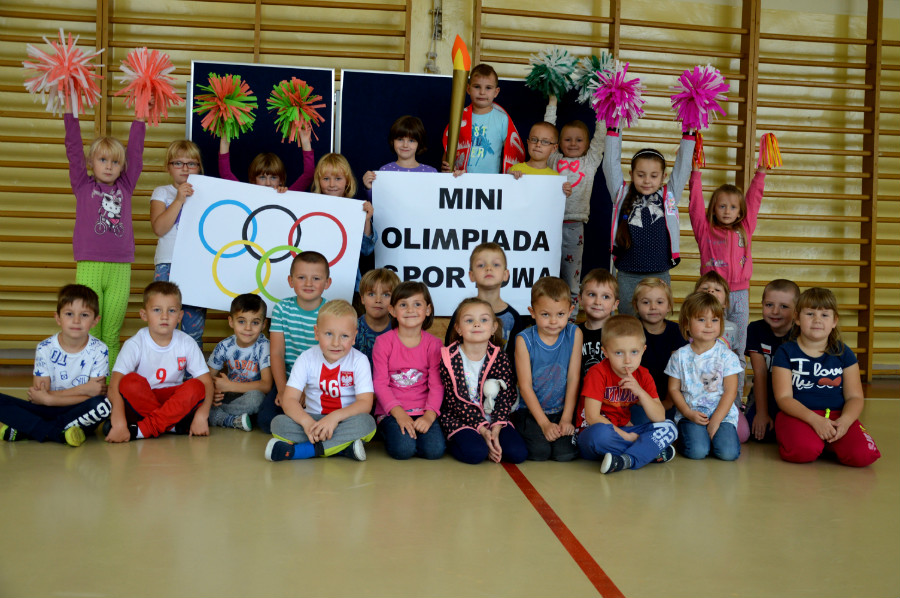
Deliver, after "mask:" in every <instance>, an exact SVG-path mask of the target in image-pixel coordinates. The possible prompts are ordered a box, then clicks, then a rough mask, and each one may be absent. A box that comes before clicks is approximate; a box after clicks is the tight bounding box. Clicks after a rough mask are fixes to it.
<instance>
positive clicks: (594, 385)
mask: <svg viewBox="0 0 900 598" xmlns="http://www.w3.org/2000/svg"><path fill="white" fill-rule="evenodd" d="M602 342H603V353H604V355H606V359H604V360H603V361H601V362H600V363H599V364H597V365H595V366H593V367H592V368H591V369H590V371H589V372H588V375H587V377H586V378H585V379H584V388H583V389H582V391H581V395H582V397H581V405H580V408H579V410H578V421H577V422H576V424H577V426H578V431H579V433H578V448H579V450H580V451H581V456H582V457H584V458H585V459H590V460H592V461H596V460H599V459H603V461H602V463H601V464H600V473H613V472H615V471H621V470H623V469H639V468H641V467H643V466H644V465H646V464H647V463H653V462H655V463H665V462H667V461H671V460H672V459H674V458H675V448H674V447H673V446H672V443H673V442H674V441H675V439H676V438H678V429H677V428H676V427H675V424H673V423H672V422H670V421H669V420H667V419H665V417H666V414H665V409H663V406H662V403H660V401H659V395H658V394H657V391H656V384H654V382H653V376H651V375H650V372H648V371H647V368H644V367H642V366H641V356H642V355H643V354H644V349H645V348H646V345H645V338H644V327H643V326H642V325H641V322H640V320H638V319H637V318H635V317H634V316H626V315H621V316H612V317H611V318H609V319H608V320H607V321H606V325H605V326H604V327H603V340H602ZM635 405H640V406H641V407H642V408H643V410H644V412H645V413H646V416H647V419H649V420H650V421H649V422H648V423H645V424H641V425H638V426H632V425H631V408H632V407H633V406H635Z"/></svg>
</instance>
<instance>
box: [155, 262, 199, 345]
mask: <svg viewBox="0 0 900 598" xmlns="http://www.w3.org/2000/svg"><path fill="white" fill-rule="evenodd" d="M171 271H172V264H156V271H155V273H154V274H153V280H154V282H155V281H157V280H165V281H168V280H169V273H170V272H171ZM181 309H182V310H184V316H182V318H181V329H182V330H183V331H184V333H185V334H187V335H188V336H190V337H191V338H192V339H194V340H195V341H196V342H197V345H198V346H199V347H200V350H201V351H202V350H203V329H204V328H205V327H206V308H205V307H194V306H193V305H182V306H181Z"/></svg>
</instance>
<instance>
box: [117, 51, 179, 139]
mask: <svg viewBox="0 0 900 598" xmlns="http://www.w3.org/2000/svg"><path fill="white" fill-rule="evenodd" d="M120 68H121V69H122V72H123V73H124V75H121V76H119V77H116V80H117V81H119V82H120V83H127V85H126V86H125V87H124V88H122V89H120V90H119V91H117V92H116V94H115V95H117V96H119V95H123V94H124V95H125V96H126V97H125V105H126V106H133V107H134V116H135V118H145V119H147V124H149V125H152V126H157V125H159V121H160V118H166V117H168V116H169V112H168V108H169V106H170V105H171V106H174V105H176V104H181V103H184V100H183V99H182V98H181V97H180V96H179V95H178V94H177V93H175V89H174V88H173V87H172V84H173V83H174V82H175V79H174V78H173V77H171V76H170V75H169V73H171V72H172V71H174V70H175V66H174V65H173V64H172V61H171V60H170V59H169V55H168V54H165V53H164V52H158V51H157V50H148V49H147V48H136V49H134V50H132V51H131V52H129V53H128V56H126V57H125V60H123V61H122V65H121V67H120Z"/></svg>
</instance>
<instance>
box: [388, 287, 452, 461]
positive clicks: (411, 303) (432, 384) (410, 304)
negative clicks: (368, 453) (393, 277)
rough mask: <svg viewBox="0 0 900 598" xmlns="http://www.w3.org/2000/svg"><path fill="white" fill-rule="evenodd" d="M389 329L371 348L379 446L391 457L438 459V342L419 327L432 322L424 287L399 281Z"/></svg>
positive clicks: (393, 295)
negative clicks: (379, 436)
mask: <svg viewBox="0 0 900 598" xmlns="http://www.w3.org/2000/svg"><path fill="white" fill-rule="evenodd" d="M390 311H391V322H392V324H393V329H392V330H390V331H389V332H388V333H386V334H384V335H382V336H380V337H378V340H376V341H375V349H374V351H373V357H374V367H373V369H372V372H373V375H374V384H375V399H376V404H375V418H376V421H377V422H378V425H379V427H380V429H381V434H382V436H384V448H385V449H386V450H387V453H388V454H389V455H390V456H391V457H393V458H394V459H409V458H411V457H414V456H419V457H422V458H423V459H440V458H441V457H442V456H443V454H444V449H445V443H444V435H443V434H442V433H441V427H440V426H439V425H436V424H435V421H436V420H437V417H438V416H439V415H440V414H441V400H442V399H443V397H444V388H443V386H441V374H440V369H439V368H440V362H441V347H442V345H441V341H440V339H438V338H437V337H436V336H434V335H431V334H428V333H427V332H425V330H427V329H428V328H429V327H430V326H431V323H432V322H433V321H434V315H433V311H434V306H433V305H432V302H431V293H429V292H428V287H427V286H425V285H424V284H423V283H421V282H412V281H408V282H401V283H400V284H399V285H397V287H396V288H395V289H394V292H393V293H391V308H390Z"/></svg>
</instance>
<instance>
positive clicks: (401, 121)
mask: <svg viewBox="0 0 900 598" xmlns="http://www.w3.org/2000/svg"><path fill="white" fill-rule="evenodd" d="M388 143H390V145H391V150H392V151H393V152H394V153H395V154H397V160H396V161H395V162H389V163H387V164H385V165H384V166H382V167H381V168H379V169H378V170H388V171H391V172H437V169H436V168H435V167H434V166H429V165H427V164H419V162H418V161H417V160H416V156H418V155H419V154H423V153H425V152H426V151H428V147H427V146H426V145H425V125H424V124H422V119H420V118H418V117H416V116H409V115H407V116H401V117H400V118H398V119H397V120H395V121H394V124H392V125H391V132H390V134H389V136H388ZM362 181H363V186H365V188H366V195H367V196H368V198H369V200H371V199H372V183H373V182H374V181H375V173H374V172H372V171H371V170H369V171H367V172H366V173H365V174H364V175H363V178H362Z"/></svg>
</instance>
